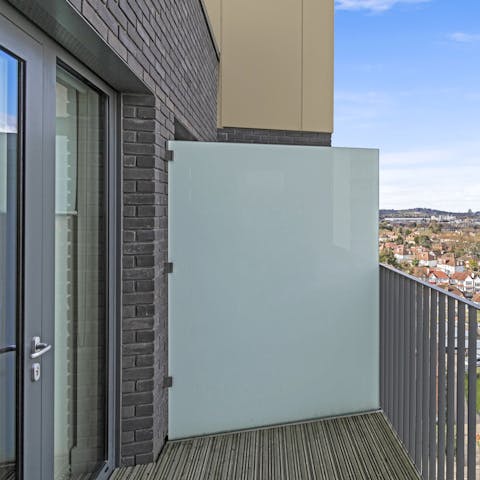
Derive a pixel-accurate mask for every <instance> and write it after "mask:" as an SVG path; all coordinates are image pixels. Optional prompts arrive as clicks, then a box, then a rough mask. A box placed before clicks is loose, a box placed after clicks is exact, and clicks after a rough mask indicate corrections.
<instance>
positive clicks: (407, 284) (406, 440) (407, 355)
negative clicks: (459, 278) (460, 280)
mask: <svg viewBox="0 0 480 480" xmlns="http://www.w3.org/2000/svg"><path fill="white" fill-rule="evenodd" d="M410 291H411V290H410V280H409V279H405V317H404V338H405V347H404V348H405V361H404V366H405V367H404V370H403V374H404V377H405V382H404V384H405V393H404V395H405V418H404V428H405V431H404V443H405V446H406V448H407V451H409V452H410V451H411V443H410V438H411V437H410V411H411V409H410V390H411V382H412V378H411V376H410V360H411V359H410V346H411V343H410V340H411V338H410V302H411V298H410Z"/></svg>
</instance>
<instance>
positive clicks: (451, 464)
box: [380, 265, 480, 480]
mask: <svg viewBox="0 0 480 480" xmlns="http://www.w3.org/2000/svg"><path fill="white" fill-rule="evenodd" d="M478 310H479V307H478V306H477V305H475V304H474V303H472V302H470V301H468V300H465V299H463V298H460V297H457V296H456V295H453V294H451V293H450V292H448V291H446V290H443V289H441V288H438V287H436V286H433V285H430V284H428V283H426V282H423V281H421V280H419V279H417V278H415V277H412V276H410V275H407V274H405V273H403V272H400V271H398V270H396V269H394V268H391V267H389V266H386V265H380V403H381V407H382V409H383V411H384V412H385V414H386V416H387V417H388V419H389V420H390V422H391V424H392V426H393V427H394V429H395V430H396V431H397V433H398V436H399V438H400V440H401V441H402V442H403V444H404V446H405V448H406V450H407V451H408V453H409V455H410V457H411V458H412V461H413V462H414V463H415V465H416V467H417V469H418V471H419V472H420V474H421V475H422V478H423V479H438V480H451V479H457V480H464V479H468V480H475V479H476V478H477V479H478V478H480V476H476V475H480V474H479V471H478V470H476V464H477V462H478V459H477V455H478V452H477V435H476V434H477V430H476V429H477V418H478V415H480V412H479V413H477V355H478V352H477V312H478Z"/></svg>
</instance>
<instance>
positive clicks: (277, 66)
mask: <svg viewBox="0 0 480 480" xmlns="http://www.w3.org/2000/svg"><path fill="white" fill-rule="evenodd" d="M221 24H222V25H221V29H222V34H221V36H222V41H221V76H222V101H221V109H222V112H221V123H222V126H226V127H250V128H272V129H288V130H300V129H301V124H302V121H301V116H302V2H301V1H299V0H241V1H240V0H223V3H222V10H221Z"/></svg>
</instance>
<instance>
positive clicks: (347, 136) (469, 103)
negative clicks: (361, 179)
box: [332, 0, 480, 212]
mask: <svg viewBox="0 0 480 480" xmlns="http://www.w3.org/2000/svg"><path fill="white" fill-rule="evenodd" d="M335 5H336V12H335V129H334V135H333V140H332V141H333V145H334V146H345V147H374V148H379V149H380V208H397V209H399V208H415V207H428V208H436V209H440V210H447V211H456V212H460V211H467V210H468V209H472V210H473V211H480V1H479V0H335Z"/></svg>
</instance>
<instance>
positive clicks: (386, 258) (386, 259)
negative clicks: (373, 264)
mask: <svg viewBox="0 0 480 480" xmlns="http://www.w3.org/2000/svg"><path fill="white" fill-rule="evenodd" d="M380 263H386V264H388V265H391V266H392V267H395V268H398V262H397V259H396V258H395V255H394V254H393V252H392V250H383V251H382V252H380Z"/></svg>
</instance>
